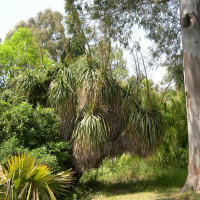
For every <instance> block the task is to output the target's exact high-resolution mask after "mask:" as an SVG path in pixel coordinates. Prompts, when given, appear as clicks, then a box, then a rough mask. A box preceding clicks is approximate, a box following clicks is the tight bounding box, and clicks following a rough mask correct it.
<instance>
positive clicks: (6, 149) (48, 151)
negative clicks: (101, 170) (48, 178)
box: [0, 136, 71, 173]
mask: <svg viewBox="0 0 200 200" xmlns="http://www.w3.org/2000/svg"><path fill="white" fill-rule="evenodd" d="M69 151H70V146H69V145H68V143H67V142H51V143H50V144H49V145H48V146H47V145H43V146H41V147H38V148H36V149H32V150H29V149H28V148H25V147H24V146H21V145H20V142H19V140H18V139H17V138H16V137H15V136H13V137H12V138H10V139H8V140H6V141H4V142H2V143H1V146H0V163H1V164H2V165H4V164H5V163H6V162H7V159H8V158H10V157H11V156H14V155H18V154H22V153H25V154H29V155H31V156H33V157H34V158H35V161H36V163H42V164H46V165H48V166H49V167H50V168H51V170H52V172H53V173H57V172H60V171H63V170H66V169H68V168H70V167H71V166H70V164H71V160H70V159H71V155H70V153H69ZM67 163H68V164H67Z"/></svg>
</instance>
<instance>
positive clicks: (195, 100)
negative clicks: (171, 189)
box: [179, 0, 200, 192]
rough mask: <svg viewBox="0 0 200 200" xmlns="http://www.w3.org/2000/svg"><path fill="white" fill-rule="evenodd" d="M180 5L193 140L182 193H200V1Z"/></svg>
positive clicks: (189, 118)
mask: <svg viewBox="0 0 200 200" xmlns="http://www.w3.org/2000/svg"><path fill="white" fill-rule="evenodd" d="M179 2H180V16H181V31H182V44H183V69H184V78H185V91H186V106H187V120H188V138H189V166H188V177H187V181H186V183H185V186H184V187H183V189H182V192H184V191H186V190H188V189H193V190H196V191H197V192H200V23H199V22H200V1H199V0H180V1H179Z"/></svg>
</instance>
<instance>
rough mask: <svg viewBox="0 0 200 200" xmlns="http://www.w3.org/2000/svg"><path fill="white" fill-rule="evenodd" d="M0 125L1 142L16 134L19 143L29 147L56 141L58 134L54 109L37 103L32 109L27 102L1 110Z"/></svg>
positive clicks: (57, 123) (57, 121)
mask: <svg viewBox="0 0 200 200" xmlns="http://www.w3.org/2000/svg"><path fill="white" fill-rule="evenodd" d="M0 127H1V129H0V132H1V142H2V141H3V140H4V139H6V138H7V139H8V138H11V137H12V136H16V138H18V139H19V141H20V144H21V145H23V146H24V147H25V148H26V147H28V148H30V149H33V148H36V147H40V146H41V145H42V144H45V143H47V142H50V141H56V140H57V138H58V135H59V120H58V117H57V116H56V115H55V113H54V111H53V110H52V109H50V108H42V107H41V106H39V105H38V106H37V107H36V109H33V108H32V106H31V105H30V104H28V103H27V102H22V103H21V104H20V105H19V106H10V109H9V110H6V111H5V112H3V114H2V115H1V124H0Z"/></svg>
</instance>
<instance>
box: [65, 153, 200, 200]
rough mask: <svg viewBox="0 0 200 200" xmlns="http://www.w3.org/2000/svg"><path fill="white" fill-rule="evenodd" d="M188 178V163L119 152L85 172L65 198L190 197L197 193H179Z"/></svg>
mask: <svg viewBox="0 0 200 200" xmlns="http://www.w3.org/2000/svg"><path fill="white" fill-rule="evenodd" d="M186 178H187V166H186V167H182V168H180V167H178V166H168V165H161V164H158V163H155V161H154V160H152V158H145V159H144V158H143V159H142V158H137V157H132V156H129V155H122V156H121V158H119V159H106V160H105V161H104V163H103V165H102V167H100V168H99V169H93V170H90V171H89V172H86V173H85V174H84V175H83V177H82V178H81V180H80V183H79V184H77V185H76V186H74V188H73V190H72V191H70V193H69V197H68V198H67V199H70V200H76V199H80V200H82V199H84V200H86V199H88V200H89V199H91V200H92V199H95V200H98V199H107V200H114V199H120V200H121V199H122V200H123V199H124V200H129V199H135V200H163V199H169V200H186V199H187V200H190V199H191V200H192V199H198V200H199V199H200V194H196V193H195V192H193V191H188V192H187V193H184V194H179V190H180V189H181V188H182V187H183V185H184V183H185V180H186Z"/></svg>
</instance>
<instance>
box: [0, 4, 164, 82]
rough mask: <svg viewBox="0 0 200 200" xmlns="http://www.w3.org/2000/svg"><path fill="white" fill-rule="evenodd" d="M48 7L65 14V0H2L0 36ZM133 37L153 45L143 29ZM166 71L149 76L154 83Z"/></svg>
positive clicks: (152, 73) (127, 56)
mask: <svg viewBox="0 0 200 200" xmlns="http://www.w3.org/2000/svg"><path fill="white" fill-rule="evenodd" d="M47 8H50V9H52V10H53V11H59V12H61V13H62V14H64V13H65V10H64V0H0V38H1V39H2V40H3V39H4V38H5V36H6V33H7V32H8V31H9V30H10V29H13V28H14V26H15V25H16V24H17V23H19V22H20V20H28V19H29V18H30V17H35V16H36V15H37V13H38V12H39V11H44V10H45V9H47ZM133 37H134V38H136V39H139V38H140V39H141V46H142V49H143V50H144V52H146V50H147V48H148V46H150V45H152V43H151V42H150V41H149V40H147V39H145V38H144V32H143V31H142V30H138V29H137V28H136V29H135V30H134V36H133ZM124 55H125V57H126V58H127V60H128V68H129V72H130V75H132V74H133V69H132V67H131V66H132V60H131V56H130V55H129V53H128V52H125V53H124ZM165 72H166V70H165V69H164V68H158V69H156V70H155V71H154V72H151V73H150V77H149V78H152V79H153V81H154V83H158V82H159V81H161V80H162V77H163V76H164V74H165Z"/></svg>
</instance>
